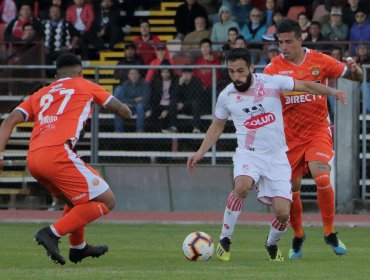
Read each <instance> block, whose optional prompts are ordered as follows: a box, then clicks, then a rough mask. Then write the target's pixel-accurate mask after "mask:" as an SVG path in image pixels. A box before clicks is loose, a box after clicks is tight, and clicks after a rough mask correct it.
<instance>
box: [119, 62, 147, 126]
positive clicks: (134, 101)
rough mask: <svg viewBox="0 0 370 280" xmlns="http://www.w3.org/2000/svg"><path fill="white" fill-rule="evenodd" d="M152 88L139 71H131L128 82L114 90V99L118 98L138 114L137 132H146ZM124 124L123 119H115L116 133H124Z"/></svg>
mask: <svg viewBox="0 0 370 280" xmlns="http://www.w3.org/2000/svg"><path fill="white" fill-rule="evenodd" d="M150 94H151V92H150V87H149V85H148V84H147V82H145V80H144V79H143V78H141V77H140V72H139V70H137V69H130V70H129V72H128V80H127V81H125V82H123V83H122V84H120V85H118V86H117V87H116V89H115V90H114V93H113V95H114V97H115V98H117V99H118V100H119V101H121V102H122V103H124V104H127V106H128V107H129V108H130V109H131V111H132V112H133V113H134V114H136V132H144V129H145V111H146V110H147V108H148V104H149V100H150ZM123 127H124V122H123V120H122V119H121V118H119V117H116V116H115V118H114V128H115V131H116V132H123V131H124V128H123Z"/></svg>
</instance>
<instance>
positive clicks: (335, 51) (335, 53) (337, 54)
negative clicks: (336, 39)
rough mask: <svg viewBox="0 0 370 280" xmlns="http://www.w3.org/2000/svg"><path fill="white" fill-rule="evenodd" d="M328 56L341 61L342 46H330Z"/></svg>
mask: <svg viewBox="0 0 370 280" xmlns="http://www.w3.org/2000/svg"><path fill="white" fill-rule="evenodd" d="M330 56H331V57H334V58H335V59H336V60H339V61H342V59H343V50H342V48H341V47H338V46H334V47H331V51H330Z"/></svg>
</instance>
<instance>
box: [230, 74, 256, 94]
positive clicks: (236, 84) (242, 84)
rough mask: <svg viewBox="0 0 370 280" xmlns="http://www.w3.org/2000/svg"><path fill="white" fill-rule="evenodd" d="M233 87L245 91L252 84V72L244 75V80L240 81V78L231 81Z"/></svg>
mask: <svg viewBox="0 0 370 280" xmlns="http://www.w3.org/2000/svg"><path fill="white" fill-rule="evenodd" d="M233 84H234V87H235V88H236V89H237V90H238V91H241V92H244V91H247V90H248V89H249V88H250V87H251V85H252V74H251V73H249V74H248V75H247V77H246V81H245V82H242V81H240V80H235V81H233Z"/></svg>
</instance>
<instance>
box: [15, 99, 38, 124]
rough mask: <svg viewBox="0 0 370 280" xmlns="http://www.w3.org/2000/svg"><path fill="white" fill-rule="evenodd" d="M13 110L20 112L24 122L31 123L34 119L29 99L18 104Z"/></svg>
mask: <svg viewBox="0 0 370 280" xmlns="http://www.w3.org/2000/svg"><path fill="white" fill-rule="evenodd" d="M14 110H19V111H21V112H22V114H23V115H24V116H25V120H24V121H29V122H32V121H34V119H35V115H34V111H33V108H32V102H31V97H30V98H28V99H27V100H25V101H23V102H22V103H21V104H19V105H18V106H17V107H16V108H15V109H14Z"/></svg>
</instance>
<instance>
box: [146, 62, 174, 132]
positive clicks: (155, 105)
mask: <svg viewBox="0 0 370 280" xmlns="http://www.w3.org/2000/svg"><path fill="white" fill-rule="evenodd" d="M161 65H166V66H168V65H171V63H170V62H169V61H168V60H166V59H165V60H163V61H162V63H161ZM178 87H179V78H178V77H177V76H176V75H175V74H174V72H173V71H172V70H171V69H161V70H159V71H157V73H156V74H155V75H154V77H153V81H152V84H151V89H152V95H151V98H150V104H149V108H150V110H149V111H148V112H147V116H150V119H151V122H152V124H153V125H152V127H153V129H154V130H155V131H162V130H165V128H168V127H169V117H168V116H169V111H170V100H171V98H173V96H175V95H176V92H177V91H178Z"/></svg>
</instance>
